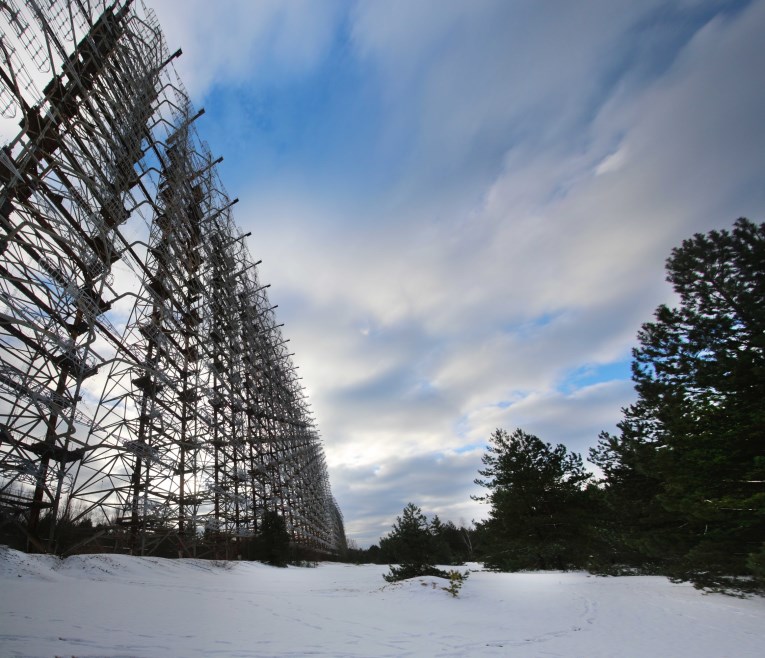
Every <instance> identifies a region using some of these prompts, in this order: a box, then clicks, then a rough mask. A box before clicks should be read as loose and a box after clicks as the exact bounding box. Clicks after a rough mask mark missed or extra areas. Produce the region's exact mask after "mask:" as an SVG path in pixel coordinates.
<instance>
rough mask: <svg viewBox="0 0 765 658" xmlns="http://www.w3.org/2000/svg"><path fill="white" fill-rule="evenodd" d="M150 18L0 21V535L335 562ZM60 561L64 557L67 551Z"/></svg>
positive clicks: (333, 531)
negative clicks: (263, 547) (289, 554)
mask: <svg viewBox="0 0 765 658" xmlns="http://www.w3.org/2000/svg"><path fill="white" fill-rule="evenodd" d="M179 55H180V51H178V52H176V53H174V54H172V55H170V54H169V53H168V52H167V49H166V45H165V42H164V38H163V35H162V32H161V30H160V27H159V25H158V23H157V20H156V17H155V16H154V14H153V13H152V12H151V10H149V9H147V8H146V7H145V6H140V7H139V6H138V5H137V3H132V2H131V1H130V0H128V1H126V2H116V3H113V4H107V3H106V2H103V0H26V1H25V2H23V3H22V0H0V112H1V113H2V115H3V117H5V119H6V124H7V119H11V118H13V119H14V120H16V121H17V125H18V126H19V127H20V131H19V132H18V133H17V134H16V136H15V137H13V138H12V139H10V141H8V142H7V143H6V144H5V146H3V147H2V150H1V151H0V522H2V523H3V524H5V525H6V526H7V525H8V524H15V525H16V526H17V527H19V528H22V527H23V529H24V532H25V533H26V536H27V539H28V542H29V544H30V548H32V549H34V550H41V551H57V550H61V535H62V533H63V532H64V530H65V529H67V528H68V529H71V528H72V527H76V528H78V533H79V534H78V539H79V543H80V544H82V545H83V546H84V545H88V544H91V545H94V544H97V545H99V546H101V547H102V548H103V547H106V548H109V549H111V550H130V551H131V552H132V553H134V554H145V553H152V552H158V551H167V550H168V546H172V550H173V551H175V550H176V549H177V551H178V554H179V555H197V554H199V555H203V554H205V553H206V554H211V555H215V556H217V557H234V556H237V555H241V554H242V552H243V551H244V550H246V547H247V542H248V541H251V538H252V537H254V536H256V535H257V533H258V530H259V528H260V527H261V525H262V523H263V520H264V518H265V517H266V515H267V514H269V513H273V512H276V513H278V514H279V515H280V516H282V517H283V518H284V520H285V522H286V526H287V529H288V531H289V533H290V534H291V537H292V540H293V542H295V543H296V544H298V545H301V546H304V547H306V548H310V549H313V550H315V551H317V552H319V553H333V552H337V551H339V550H341V549H342V548H343V547H344V544H345V536H344V531H343V523H342V515H341V513H340V511H339V509H338V507H337V504H336V502H335V500H334V498H333V497H332V494H331V490H330V486H329V481H328V476H327V467H326V463H325V461H324V453H323V449H322V445H321V441H320V438H319V435H318V431H317V429H316V426H315V424H314V421H313V419H312V416H311V412H310V409H309V406H308V403H307V400H306V397H305V394H304V392H303V390H302V388H301V386H300V383H299V379H298V378H297V377H296V375H295V366H294V365H293V362H292V360H291V357H292V355H291V354H289V352H288V349H287V347H286V344H287V342H288V341H287V340H286V339H285V338H284V336H283V334H282V332H281V325H280V324H278V323H277V319H276V316H275V314H274V309H275V308H276V307H275V306H273V305H272V304H271V303H270V302H269V299H268V296H267V291H266V289H267V288H268V286H267V285H262V284H261V282H260V281H259V279H258V274H257V263H256V262H254V260H253V258H252V257H251V255H250V252H249V251H248V248H247V244H246V242H245V238H246V237H247V236H246V235H243V234H242V233H241V231H240V229H239V228H238V227H237V225H236V224H235V222H234V218H233V214H232V207H233V206H234V204H235V203H236V201H237V200H236V199H233V200H232V199H230V198H229V196H228V195H227V193H226V191H225V189H224V187H223V185H222V183H221V180H220V178H219V175H218V171H217V165H218V164H219V162H220V160H221V159H214V158H213V156H212V155H211V154H210V152H209V149H208V147H207V146H206V144H205V143H204V142H202V141H201V139H200V138H199V135H198V133H197V131H196V127H195V121H196V120H197V119H198V118H199V117H200V116H201V115H202V113H203V111H199V112H195V111H194V109H193V108H192V106H191V104H190V102H189V99H188V97H187V94H186V93H185V91H184V89H183V86H182V84H181V82H180V80H178V78H177V75H176V74H175V70H174V68H173V59H174V58H175V57H177V56H179ZM70 548H71V550H75V549H76V548H77V547H76V546H73V547H70Z"/></svg>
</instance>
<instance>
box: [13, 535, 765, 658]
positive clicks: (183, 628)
mask: <svg viewBox="0 0 765 658" xmlns="http://www.w3.org/2000/svg"><path fill="white" fill-rule="evenodd" d="M470 566H471V569H475V571H473V572H471V574H470V577H469V579H468V580H467V581H466V582H465V584H464V586H463V588H462V591H461V593H460V596H459V598H453V597H451V596H450V595H449V594H448V593H446V592H445V591H443V590H442V589H441V587H443V586H444V585H445V584H446V581H444V580H442V579H438V578H419V579H413V580H410V581H405V582H403V583H396V584H388V583H385V581H384V580H383V579H382V574H383V573H385V572H387V568H386V567H383V566H377V565H365V566H353V565H345V564H332V563H321V564H320V565H319V566H318V567H316V568H295V567H291V568H288V569H278V568H273V567H268V566H265V565H262V564H259V563H252V562H235V563H221V562H215V563H212V562H206V561H202V560H166V559H160V558H138V557H128V556H124V555H83V556H75V557H70V558H68V559H66V560H63V561H62V560H59V559H57V558H55V557H51V556H41V555H26V554H24V553H19V552H17V551H13V550H10V549H7V548H2V547H0V592H2V597H0V599H1V600H2V603H1V605H0V655H2V656H77V657H78V658H85V657H93V656H111V657H117V656H120V657H124V656H307V655H311V656H338V657H339V656H418V657H420V656H508V655H511V656H514V657H516V656H587V657H588V658H597V657H606V656H607V657H609V658H613V657H614V656H672V657H676V658H683V657H685V656H688V657H691V656H692V657H693V658H700V657H704V656H715V657H719V656H736V657H737V658H745V657H747V656H752V657H754V656H757V657H761V656H763V655H765V599H763V598H759V597H755V598H751V599H737V598H732V597H727V596H723V595H719V594H703V593H701V592H699V591H697V590H695V589H693V587H691V586H690V585H686V584H673V583H670V582H669V581H668V580H667V579H665V578H660V577H642V576H641V577H619V578H600V577H595V576H590V575H588V574H586V573H580V572H574V573H571V572H568V573H561V572H537V573H517V574H499V573H491V572H483V571H480V570H479V569H480V567H479V566H478V565H470ZM462 570H465V568H464V567H463V569H462Z"/></svg>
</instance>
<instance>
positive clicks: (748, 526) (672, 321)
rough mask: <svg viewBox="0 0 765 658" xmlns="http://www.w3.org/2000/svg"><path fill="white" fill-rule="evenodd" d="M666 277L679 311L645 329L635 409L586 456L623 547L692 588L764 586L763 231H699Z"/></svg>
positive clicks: (739, 225)
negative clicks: (596, 470)
mask: <svg viewBox="0 0 765 658" xmlns="http://www.w3.org/2000/svg"><path fill="white" fill-rule="evenodd" d="M667 279H668V281H669V282H670V283H672V285H673V287H674V289H675V292H676V293H677V295H678V297H679V306H678V307H676V308H669V307H667V306H664V305H662V306H659V308H658V309H657V310H656V313H655V320H654V321H653V322H649V323H646V324H644V325H643V327H642V329H641V331H640V332H639V334H638V340H639V342H640V346H639V347H638V348H637V349H635V350H634V352H633V355H634V361H633V379H634V381H635V388H636V391H637V393H638V401H637V402H636V403H635V404H634V405H632V406H630V407H629V408H628V409H626V410H625V416H624V419H623V421H622V422H621V423H620V424H619V429H620V434H618V435H616V436H611V435H608V434H603V435H601V438H600V442H599V445H598V447H597V448H596V449H595V450H593V451H592V454H591V459H592V461H593V462H594V463H596V464H598V465H599V466H600V467H601V468H602V469H603V471H604V474H605V484H606V492H607V500H608V502H609V505H610V507H611V510H612V514H613V515H615V516H621V517H622V518H625V519H627V520H628V521H627V524H626V526H627V527H626V528H625V529H624V532H623V533H622V536H621V539H623V540H624V544H623V545H624V546H626V547H627V549H628V550H633V551H638V552H639V553H640V554H641V559H644V560H648V561H653V562H655V563H656V564H658V565H660V566H661V568H662V569H663V570H664V571H666V572H667V573H669V574H671V575H674V576H676V577H678V578H682V579H690V580H692V581H693V582H695V583H696V584H697V585H700V586H709V587H717V588H722V589H725V588H727V587H751V586H752V585H754V586H755V587H756V586H757V584H758V583H759V587H762V586H763V585H765V583H764V582H763V581H762V576H761V574H762V568H761V566H760V565H761V563H762V555H763V546H764V545H765V544H764V543H763V542H765V484H764V483H765V224H760V225H759V226H758V225H756V224H754V223H752V222H750V221H749V220H746V219H739V220H738V221H737V222H736V223H735V225H734V228H733V230H732V231H725V230H723V231H711V232H710V233H708V234H706V235H704V234H696V235H695V236H693V238H691V239H689V240H686V241H684V242H683V244H682V246H680V247H678V248H676V249H674V250H673V252H672V255H671V256H670V258H669V259H668V261H667ZM751 576H753V577H754V578H755V580H754V581H751V580H750V579H749V577H751ZM758 578H759V579H760V580H759V581H758V580H757V579H758Z"/></svg>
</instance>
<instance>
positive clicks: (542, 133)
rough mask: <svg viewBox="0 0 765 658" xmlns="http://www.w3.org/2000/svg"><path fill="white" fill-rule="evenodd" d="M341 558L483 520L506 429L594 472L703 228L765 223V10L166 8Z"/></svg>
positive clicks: (201, 0)
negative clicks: (276, 340)
mask: <svg viewBox="0 0 765 658" xmlns="http://www.w3.org/2000/svg"><path fill="white" fill-rule="evenodd" d="M149 4H150V5H151V6H152V7H153V8H154V9H155V10H156V12H157V15H158V17H159V19H160V22H161V24H162V26H163V29H164V32H165V34H166V37H167V41H168V48H169V49H170V51H171V52H172V51H174V50H176V49H177V48H179V47H180V48H182V49H183V53H184V54H183V56H182V57H181V58H180V59H179V60H177V63H176V68H177V70H178V72H179V74H180V76H181V78H182V80H183V81H184V84H185V86H186V88H187V90H188V92H189V94H190V95H191V98H192V100H193V102H194V104H195V105H196V106H197V107H204V108H205V110H206V114H205V116H204V117H203V118H202V119H200V120H199V121H198V122H197V127H198V130H199V131H200V134H201V135H202V137H203V138H204V139H205V140H206V141H207V142H208V143H209V145H210V148H211V149H212V151H213V153H214V154H215V155H222V156H223V157H224V158H225V159H224V162H223V163H222V165H221V175H222V178H223V181H224V183H225V185H226V188H227V189H228V192H229V193H230V195H231V196H232V197H234V196H236V197H239V199H240V203H239V204H238V206H237V207H236V209H235V216H236V221H237V223H238V224H240V226H241V227H242V228H243V230H245V231H252V236H251V237H250V238H249V248H250V251H251V252H252V254H253V255H254V256H255V257H256V258H257V259H262V261H263V262H262V265H261V266H260V270H259V272H260V278H261V280H262V281H264V282H266V283H270V284H271V289H270V298H271V300H272V302H273V303H275V304H278V305H279V308H278V309H277V316H278V318H279V321H280V322H284V323H285V327H284V332H285V336H286V337H288V338H290V340H291V343H290V345H291V347H292V351H294V352H295V356H294V357H293V359H294V361H295V363H296V364H298V365H299V367H300V371H299V372H300V373H301V376H302V377H303V380H302V383H303V384H304V385H305V388H306V391H307V393H308V395H309V396H310V400H311V405H312V409H313V411H314V414H315V418H316V420H317V425H318V427H319V429H320V432H321V436H322V440H323V443H324V449H325V452H326V456H327V463H328V466H329V474H330V482H331V486H332V490H333V493H334V495H335V497H336V498H337V500H338V503H339V505H340V508H341V510H342V512H343V515H344V518H345V524H346V532H347V534H348V537H349V538H350V539H352V540H354V541H355V542H357V543H358V544H359V545H360V546H362V547H364V546H368V545H370V544H371V543H376V542H377V541H378V539H379V537H380V536H381V535H383V534H385V533H386V532H388V531H389V530H390V529H391V525H392V523H393V522H394V521H395V517H396V516H397V515H399V514H401V510H402V509H403V507H404V506H405V505H406V504H407V503H408V502H410V501H411V502H414V503H415V504H416V505H418V506H420V507H421V508H422V510H423V511H424V512H425V513H426V514H428V515H429V516H432V515H433V514H438V515H439V516H440V517H441V519H442V520H447V519H448V520H452V521H454V522H455V523H457V524H460V523H465V524H468V523H470V522H471V521H472V520H480V519H482V518H485V516H486V515H487V513H488V509H487V508H486V506H485V505H482V504H479V503H477V502H474V501H472V500H471V499H470V495H471V494H480V489H479V488H478V487H477V486H476V485H475V484H474V483H473V480H474V479H475V478H476V477H478V473H477V471H478V469H479V468H480V467H481V456H482V454H483V453H484V451H485V447H486V444H487V441H488V437H489V435H490V434H491V432H492V431H493V430H494V429H495V428H497V427H502V428H505V429H507V430H508V431H512V430H513V429H515V428H517V427H520V428H522V429H524V430H525V431H527V432H530V433H532V434H536V435H537V436H539V437H540V438H542V439H543V440H544V441H547V442H550V443H552V444H557V443H563V444H565V445H566V446H567V447H568V448H569V449H570V450H573V451H575V452H579V453H582V454H583V456H586V453H587V450H588V448H589V447H590V446H592V445H594V444H595V442H596V440H597V436H598V434H599V432H600V431H602V430H608V431H613V430H614V428H615V424H616V423H617V422H618V421H619V419H620V418H621V409H622V408H623V407H624V406H626V405H628V404H630V403H631V402H632V401H634V399H635V394H634V390H633V387H632V383H631V381H630V361H631V349H632V348H633V347H634V346H635V345H636V334H637V331H638V329H639V328H640V326H641V324H642V323H643V322H647V321H650V320H651V318H652V314H653V311H654V310H655V308H656V306H658V305H659V304H661V303H670V304H671V303H673V301H674V298H673V293H672V290H671V288H670V286H669V284H667V283H666V282H665V272H664V262H665V260H666V258H667V257H668V256H669V254H670V252H671V249H672V248H673V247H675V246H678V245H679V244H680V243H681V242H682V240H683V239H685V238H688V237H690V236H691V235H693V234H694V233H696V232H706V231H709V230H711V229H722V228H728V227H730V226H731V225H732V223H733V222H734V221H735V219H736V218H738V217H741V216H745V217H749V218H750V219H752V220H753V221H757V222H762V221H765V219H764V218H765V179H763V171H765V123H764V120H763V117H765V84H763V73H762V72H763V71H765V41H764V40H763V39H762V35H763V34H764V33H765V1H763V0H760V1H755V2H727V1H725V0H717V1H705V0H675V1H673V2H667V1H662V2H658V1H655V0H640V1H627V0H622V1H615V0H587V1H583V2H576V3H573V2H569V1H568V0H545V2H537V1H533V0H514V1H508V0H464V1H456V0H406V1H403V0H401V1H400V0H388V1H386V2H373V1H366V2H351V1H335V0H290V1H287V2H284V1H279V0H257V1H251V0H238V1H237V0H221V1H220V2H216V3H211V2H209V1H208V0H185V1H184V2H180V1H179V0H152V1H151V2H150V3H149Z"/></svg>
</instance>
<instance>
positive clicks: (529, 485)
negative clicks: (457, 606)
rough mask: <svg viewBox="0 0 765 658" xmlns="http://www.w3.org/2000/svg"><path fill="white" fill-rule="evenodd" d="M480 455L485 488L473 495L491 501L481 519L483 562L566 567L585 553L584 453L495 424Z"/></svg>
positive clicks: (586, 477)
mask: <svg viewBox="0 0 765 658" xmlns="http://www.w3.org/2000/svg"><path fill="white" fill-rule="evenodd" d="M490 442H491V443H490V445H489V447H488V450H487V452H486V454H485V455H484V456H483V460H482V461H483V463H484V465H485V467H486V468H484V469H483V470H481V471H479V474H480V475H482V476H483V478H484V479H477V480H476V481H475V482H476V484H479V485H481V486H483V487H486V488H487V489H488V490H489V491H488V493H487V494H486V495H484V496H480V497H475V499H476V500H480V501H484V502H487V503H489V504H490V505H491V512H490V516H489V519H488V520H487V521H486V522H485V523H484V524H483V526H484V528H483V529H484V533H483V534H484V537H483V538H484V542H485V547H484V550H485V562H486V565H487V566H489V567H491V568H496V569H502V570H511V571H514V570H517V569H567V568H572V567H577V566H582V565H583V564H584V562H585V561H586V559H587V556H588V553H589V547H588V541H587V523H586V521H587V519H586V513H587V495H586V492H585V490H584V486H585V484H586V483H587V482H588V481H589V479H590V477H591V475H590V474H589V473H587V472H586V471H585V470H584V467H583V465H582V458H581V456H579V455H578V454H576V453H569V452H568V451H567V450H566V448H565V446H563V445H557V446H555V447H553V446H551V445H550V444H549V443H544V442H543V441H542V440H540V439H539V438H538V437H536V436H533V435H531V434H527V433H526V432H524V431H523V430H520V429H517V430H515V431H514V432H513V433H512V434H508V433H507V431H505V430H503V429H497V430H496V431H495V432H494V433H493V434H492V435H491V437H490Z"/></svg>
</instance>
